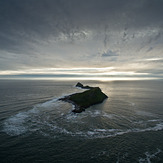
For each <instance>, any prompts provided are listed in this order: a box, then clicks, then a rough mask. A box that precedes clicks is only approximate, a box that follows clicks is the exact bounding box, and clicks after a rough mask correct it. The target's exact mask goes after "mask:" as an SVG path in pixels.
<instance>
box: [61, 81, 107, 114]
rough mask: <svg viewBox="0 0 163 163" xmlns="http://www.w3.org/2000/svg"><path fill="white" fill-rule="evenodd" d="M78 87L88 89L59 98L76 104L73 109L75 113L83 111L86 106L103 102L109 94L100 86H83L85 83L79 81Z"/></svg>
mask: <svg viewBox="0 0 163 163" xmlns="http://www.w3.org/2000/svg"><path fill="white" fill-rule="evenodd" d="M76 87H79V88H82V89H88V90H86V91H84V92H82V93H75V94H72V95H69V96H65V97H63V98H60V99H59V100H62V101H66V102H69V103H72V104H73V105H74V106H75V109H74V110H72V112H74V113H81V112H82V111H85V109H86V108H88V107H90V106H92V105H95V104H99V103H102V102H103V101H104V100H105V99H106V98H108V96H107V95H105V94H104V93H103V92H102V91H101V89H100V88H99V87H90V86H83V84H81V83H79V82H78V83H77V84H76Z"/></svg>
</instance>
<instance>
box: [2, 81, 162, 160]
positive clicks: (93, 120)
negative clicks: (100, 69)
mask: <svg viewBox="0 0 163 163" xmlns="http://www.w3.org/2000/svg"><path fill="white" fill-rule="evenodd" d="M76 82H77V81H39V80H37V81H36V80H28V81H23V80H0V162H1V163H3V162H12V163H15V162H16V163H17V162H18V163H19V162H20V163H21V162H22V163H24V162H46V163H47V162H54V163H60V162H64V163H73V162H77V163H78V162H79V163H87V162H88V163H105V162H107V163H112V162H113V163H134V162H140V163H150V162H160V163H161V162H163V81H111V82H96V81H84V82H83V84H88V85H90V86H99V87H100V88H101V89H102V91H103V92H104V93H106V94H107V95H108V96H109V98H108V99H107V100H105V101H104V102H103V103H102V104H98V105H94V106H92V107H90V108H88V109H87V110H86V111H85V112H82V113H81V114H74V113H72V112H71V110H72V109H73V106H72V105H71V104H69V103H66V102H63V101H58V100H57V99H58V98H59V97H62V96H64V95H68V94H72V93H75V92H81V91H84V90H81V89H77V88H75V87H74V85H75V84H76Z"/></svg>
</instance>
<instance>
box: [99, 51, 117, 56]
mask: <svg viewBox="0 0 163 163" xmlns="http://www.w3.org/2000/svg"><path fill="white" fill-rule="evenodd" d="M115 56H118V54H117V53H116V52H113V51H111V50H108V51H107V52H105V53H103V54H102V57H115Z"/></svg>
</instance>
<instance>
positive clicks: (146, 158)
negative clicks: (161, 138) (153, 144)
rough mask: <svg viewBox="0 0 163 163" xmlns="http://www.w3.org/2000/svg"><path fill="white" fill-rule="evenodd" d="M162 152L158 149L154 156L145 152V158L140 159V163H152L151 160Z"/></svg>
mask: <svg viewBox="0 0 163 163" xmlns="http://www.w3.org/2000/svg"><path fill="white" fill-rule="evenodd" d="M160 152H162V151H161V150H160V149H158V148H157V151H156V152H155V153H153V154H150V153H149V152H145V156H146V157H145V158H139V163H144V162H147V163H151V158H154V157H156V156H157V155H158V154H159V153H160Z"/></svg>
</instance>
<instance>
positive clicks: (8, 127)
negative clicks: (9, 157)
mask: <svg viewBox="0 0 163 163" xmlns="http://www.w3.org/2000/svg"><path fill="white" fill-rule="evenodd" d="M27 117H28V115H27V114H24V113H18V114H17V115H15V116H13V117H10V118H9V119H7V120H6V121H5V122H4V126H3V128H4V129H3V131H4V132H5V133H7V134H8V135H11V136H17V135H20V134H23V133H25V132H26V131H27V130H28V127H27V126H25V125H24V122H25V119H26V118H27Z"/></svg>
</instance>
